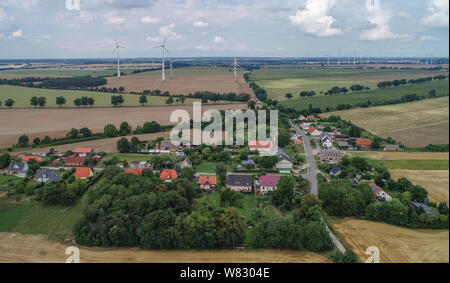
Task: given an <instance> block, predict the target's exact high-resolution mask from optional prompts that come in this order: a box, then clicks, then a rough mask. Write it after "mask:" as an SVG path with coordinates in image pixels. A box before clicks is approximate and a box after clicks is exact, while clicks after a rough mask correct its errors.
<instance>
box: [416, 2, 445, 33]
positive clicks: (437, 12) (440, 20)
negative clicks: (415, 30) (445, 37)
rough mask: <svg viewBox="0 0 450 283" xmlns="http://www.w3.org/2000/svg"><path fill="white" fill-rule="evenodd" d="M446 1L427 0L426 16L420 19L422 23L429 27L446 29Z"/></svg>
mask: <svg viewBox="0 0 450 283" xmlns="http://www.w3.org/2000/svg"><path fill="white" fill-rule="evenodd" d="M448 6H449V4H448V0H429V1H428V7H427V10H428V15H427V16H426V17H425V18H423V19H422V23H423V24H424V25H426V26H430V27H442V28H448V23H449V22H448V17H449V14H448Z"/></svg>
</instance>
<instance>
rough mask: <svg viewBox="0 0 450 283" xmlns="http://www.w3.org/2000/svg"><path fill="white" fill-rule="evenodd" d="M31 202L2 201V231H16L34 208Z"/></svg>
mask: <svg viewBox="0 0 450 283" xmlns="http://www.w3.org/2000/svg"><path fill="white" fill-rule="evenodd" d="M32 207H33V205H31V204H16V203H4V202H2V201H0V220H1V221H0V232H11V231H14V230H15V229H16V227H17V225H19V222H20V220H22V218H23V217H25V215H27V213H28V212H29V211H30V209H32Z"/></svg>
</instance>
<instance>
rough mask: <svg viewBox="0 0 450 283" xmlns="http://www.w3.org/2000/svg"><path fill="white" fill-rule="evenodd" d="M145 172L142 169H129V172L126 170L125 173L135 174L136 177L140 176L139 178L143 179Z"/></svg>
mask: <svg viewBox="0 0 450 283" xmlns="http://www.w3.org/2000/svg"><path fill="white" fill-rule="evenodd" d="M143 171H144V169H142V168H138V169H127V170H125V173H127V174H134V175H136V176H138V177H141V176H142V172H143Z"/></svg>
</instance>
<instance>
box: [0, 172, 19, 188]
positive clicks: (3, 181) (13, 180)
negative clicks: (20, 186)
mask: <svg viewBox="0 0 450 283" xmlns="http://www.w3.org/2000/svg"><path fill="white" fill-rule="evenodd" d="M20 180H21V179H20V178H19V177H16V176H12V175H0V189H8V186H9V184H17V183H18V182H20Z"/></svg>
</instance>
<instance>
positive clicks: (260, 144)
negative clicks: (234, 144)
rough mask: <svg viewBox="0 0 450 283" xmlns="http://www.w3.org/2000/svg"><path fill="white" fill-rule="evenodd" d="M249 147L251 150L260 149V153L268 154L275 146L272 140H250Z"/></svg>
mask: <svg viewBox="0 0 450 283" xmlns="http://www.w3.org/2000/svg"><path fill="white" fill-rule="evenodd" d="M248 148H249V150H250V151H258V152H259V154H260V155H268V154H270V152H271V149H272V148H273V143H272V142H271V141H249V142H248Z"/></svg>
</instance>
